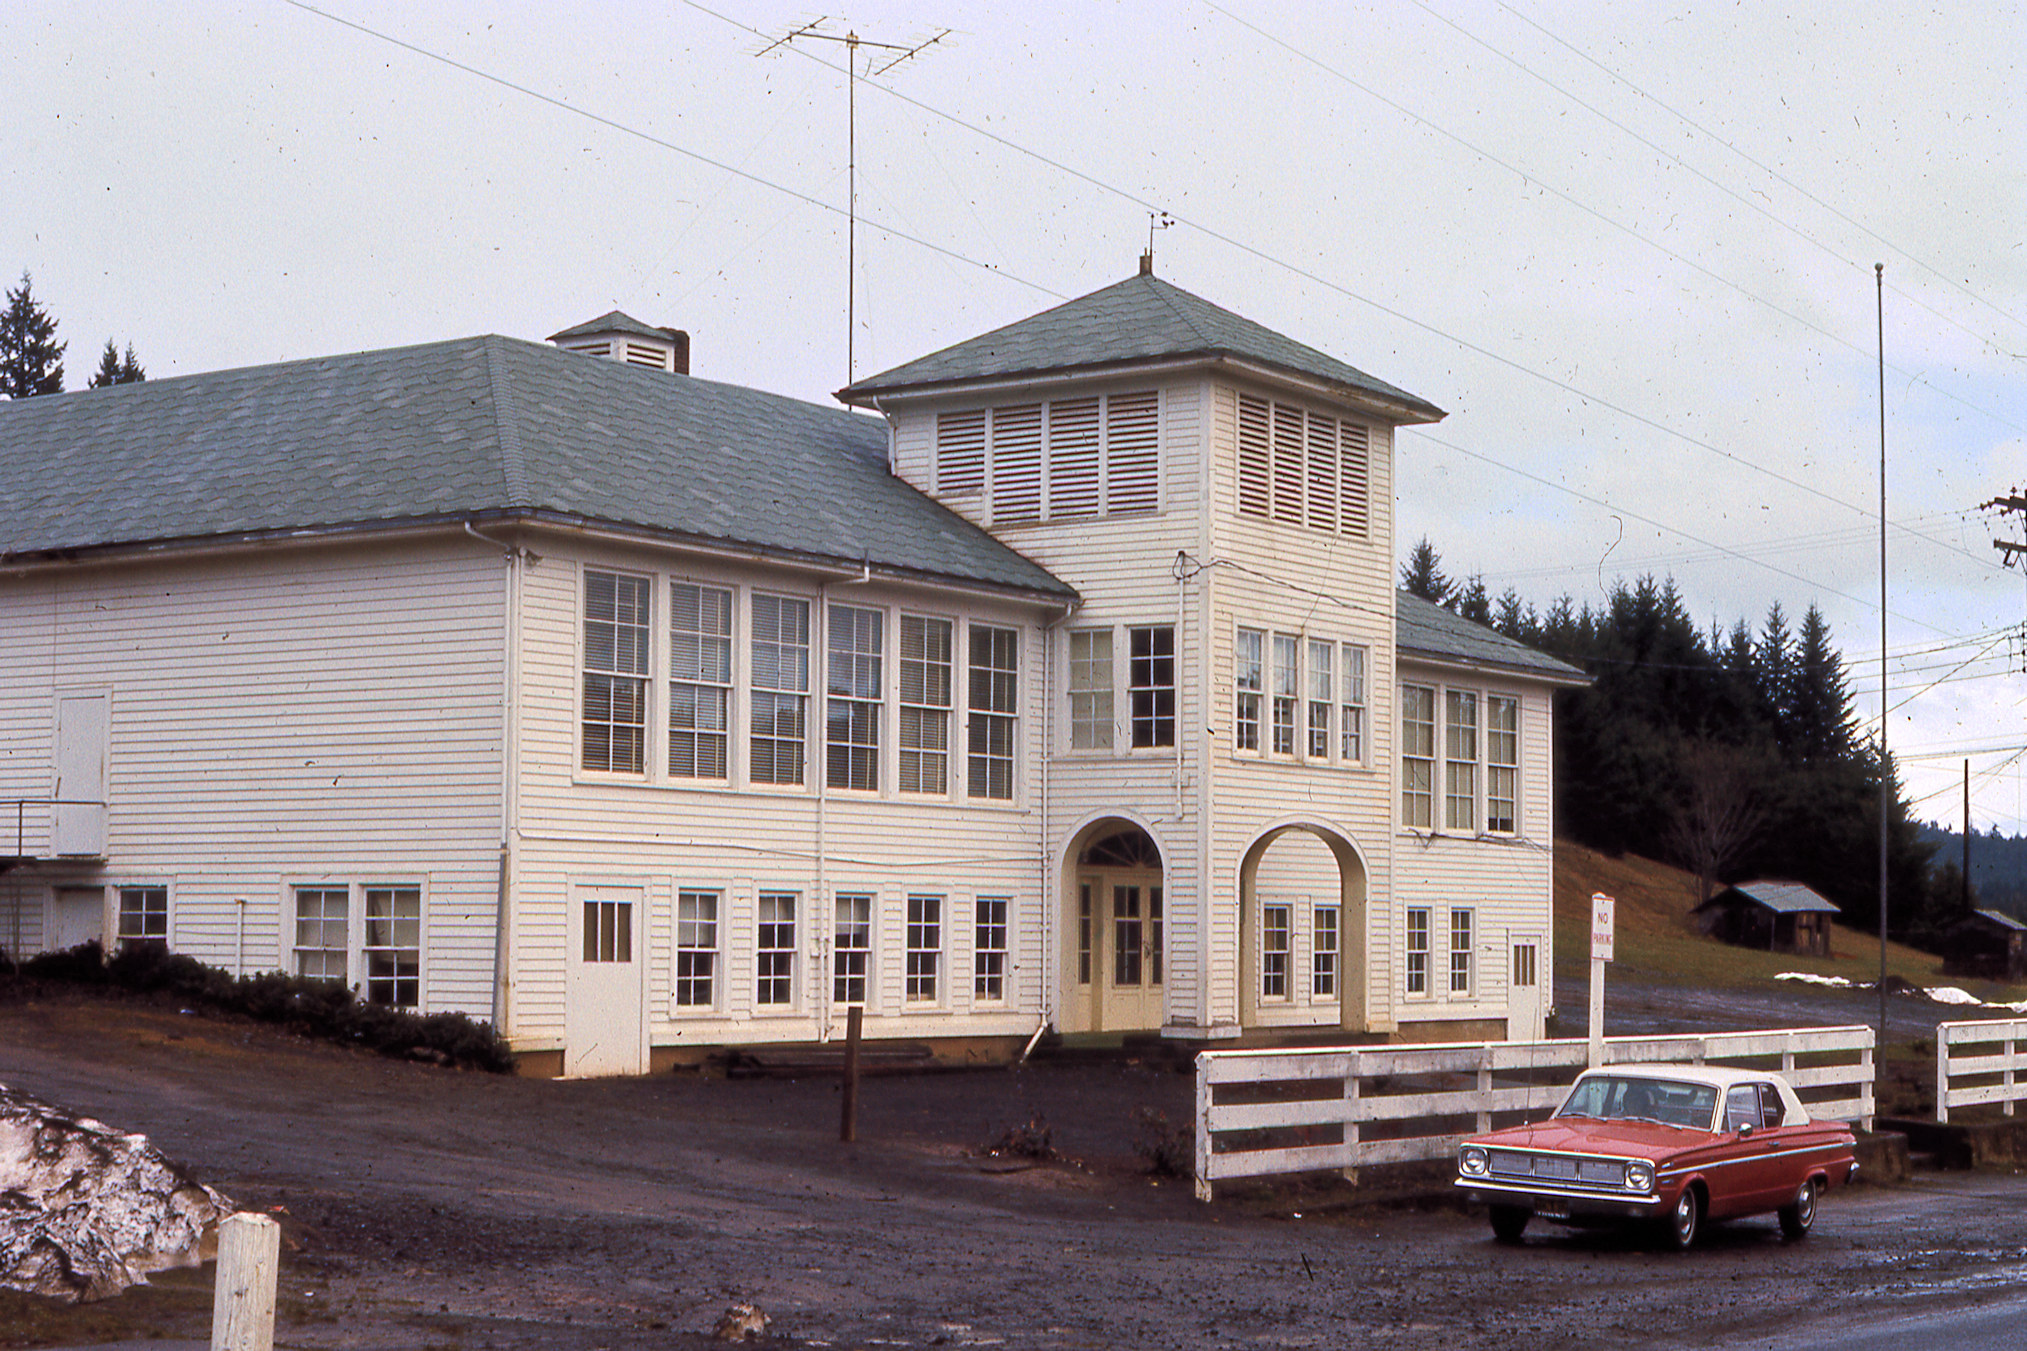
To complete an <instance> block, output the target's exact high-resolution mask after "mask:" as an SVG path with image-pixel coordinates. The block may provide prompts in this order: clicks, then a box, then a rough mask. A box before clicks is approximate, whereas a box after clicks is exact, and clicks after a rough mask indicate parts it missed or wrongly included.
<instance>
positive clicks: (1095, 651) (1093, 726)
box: [1070, 629, 1112, 751]
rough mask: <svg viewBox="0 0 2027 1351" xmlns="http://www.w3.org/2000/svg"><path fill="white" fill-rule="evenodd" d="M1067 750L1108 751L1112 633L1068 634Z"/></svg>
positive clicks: (1110, 716)
mask: <svg viewBox="0 0 2027 1351" xmlns="http://www.w3.org/2000/svg"><path fill="white" fill-rule="evenodd" d="M1070 749H1072V750H1079V751H1100V750H1104V751H1109V750H1111V749H1112V631H1111V630H1110V629H1073V630H1072V631H1071V633H1070Z"/></svg>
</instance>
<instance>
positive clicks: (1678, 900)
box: [1555, 840, 2027, 1000]
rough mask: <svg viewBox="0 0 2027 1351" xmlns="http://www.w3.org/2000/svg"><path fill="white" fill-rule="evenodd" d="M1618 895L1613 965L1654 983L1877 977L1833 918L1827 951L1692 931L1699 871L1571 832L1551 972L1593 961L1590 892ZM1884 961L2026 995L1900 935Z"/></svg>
mask: <svg viewBox="0 0 2027 1351" xmlns="http://www.w3.org/2000/svg"><path fill="white" fill-rule="evenodd" d="M1598 891H1602V892H1604V893H1605V894H1606V895H1607V896H1611V897H1614V898H1615V899H1617V901H1618V912H1617V926H1618V932H1617V936H1616V948H1617V952H1616V959H1615V960H1614V962H1613V968H1614V970H1615V971H1617V972H1621V973H1623V974H1625V975H1627V976H1637V977H1639V978H1641V979H1644V980H1649V981H1653V982H1655V983H1658V984H1680V985H1696V986H1702V987H1707V988H1722V987H1733V988H1736V987H1741V986H1749V985H1757V984H1760V983H1762V982H1766V981H1771V980H1772V979H1773V977H1774V976H1775V975H1776V974H1777V973H1779V972H1782V971H1808V972H1813V973H1815V974H1817V975H1824V976H1844V977H1846V978H1847V979H1849V980H1851V981H1853V982H1864V981H1874V980H1877V979H1878V977H1879V939H1878V937H1877V936H1876V935H1873V936H1868V935H1866V934H1864V933H1861V932H1859V931H1857V930H1855V929H1850V928H1846V927H1845V926H1844V925H1841V924H1837V925H1833V926H1832V928H1831V935H1830V948H1831V953H1830V956H1828V957H1798V956H1793V955H1790V954H1786V953H1772V952H1756V951H1753V950H1751V949H1748V948H1737V947H1732V946H1730V945H1729V944H1726V943H1720V942H1718V941H1717V940H1716V939H1713V938H1705V937H1704V936H1703V935H1701V934H1699V933H1698V932H1697V931H1696V924H1695V921H1694V920H1693V919H1692V918H1691V917H1690V914H1689V912H1690V910H1691V908H1692V907H1693V906H1694V905H1695V904H1696V879H1695V877H1694V876H1692V875H1691V874H1689V873H1686V872H1683V871H1682V870H1681V869H1679V868H1671V867H1669V866H1668V865H1667V864H1665V863H1656V862H1653V861H1652V860H1650V859H1644V858H1640V857H1638V856H1636V855H1633V854H1625V855H1622V856H1620V857H1618V858H1612V857H1609V856H1608V855H1605V854H1601V853H1599V852H1598V851H1597V850H1595V849H1590V848H1587V847H1585V846H1584V845H1580V844H1576V843H1574V842H1572V841H1570V840H1557V841H1556V844H1555V952H1556V970H1557V973H1558V974H1560V975H1564V976H1577V975H1583V974H1584V973H1586V971H1587V970H1588V967H1589V963H1590V914H1591V893H1593V892H1598ZM1886 969H1887V973H1888V974H1889V975H1897V976H1900V977H1902V978H1903V979H1905V980H1907V981H1910V982H1912V983H1913V984H1915V985H1919V986H1924V987H1925V986H1932V985H1957V986H1961V987H1963V988H1965V989H1968V990H1970V991H1971V992H1972V993H1973V994H1976V995H1978V996H1979V997H1980V998H1984V999H1998V998H2001V997H2003V998H2005V999H2008V1000H2015V999H2020V998H2023V997H2027V990H2022V989H2019V988H2015V987H2009V986H2005V985H2001V984H1998V983H1995V982H1991V981H1970V980H1965V979H1963V978H1961V977H1957V976H1944V975H1943V974H1942V959H1941V958H1939V957H1936V956H1934V955H1933V954H1931V953H1926V952H1921V951H1918V950H1916V949H1914V948H1910V947H1906V946H1904V945H1902V944H1899V943H1888V944H1887V946H1886Z"/></svg>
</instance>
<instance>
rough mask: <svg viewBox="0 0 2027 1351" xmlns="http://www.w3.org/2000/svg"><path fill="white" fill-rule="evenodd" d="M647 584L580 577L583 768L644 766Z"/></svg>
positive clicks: (632, 769) (607, 576) (628, 770)
mask: <svg viewBox="0 0 2027 1351" xmlns="http://www.w3.org/2000/svg"><path fill="white" fill-rule="evenodd" d="M647 703H648V583H647V579H646V578H645V577H623V576H620V575H618V574H616V573H610V572H586V573H585V574H584V767H585V768H586V769H599V770H614V771H618V772H620V773H625V774H638V773H640V772H641V771H642V770H643V769H644V768H646V765H647V723H648V715H647Z"/></svg>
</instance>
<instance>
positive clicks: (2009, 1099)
mask: <svg viewBox="0 0 2027 1351" xmlns="http://www.w3.org/2000/svg"><path fill="white" fill-rule="evenodd" d="M2019 1063H2020V1041H2019V1039H2018V1038H2017V1037H2010V1036H2009V1037H2007V1038H2006V1115H2007V1116H2012V1115H2013V1087H2014V1084H2015V1083H2016V1082H2017V1081H2016V1080H2015V1078H2014V1067H2015V1066H2016V1065H2018V1064H2019Z"/></svg>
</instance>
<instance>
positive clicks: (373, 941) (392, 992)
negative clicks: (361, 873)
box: [360, 887, 422, 1009]
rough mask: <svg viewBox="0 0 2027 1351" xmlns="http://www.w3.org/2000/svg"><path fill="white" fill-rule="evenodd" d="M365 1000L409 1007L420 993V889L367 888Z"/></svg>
mask: <svg viewBox="0 0 2027 1351" xmlns="http://www.w3.org/2000/svg"><path fill="white" fill-rule="evenodd" d="M365 939H366V941H365V943H364V945H363V946H362V947H361V949H360V952H361V955H362V956H363V957H364V958H365V962H366V1002H367V1003H369V1004H385V1005H388V1006H389V1007H391V1008H397V1009H412V1008H414V1007H415V1006H416V1005H417V1004H418V1003H420V1002H421V996H422V888H420V887H367V888H366V934H365Z"/></svg>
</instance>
